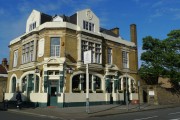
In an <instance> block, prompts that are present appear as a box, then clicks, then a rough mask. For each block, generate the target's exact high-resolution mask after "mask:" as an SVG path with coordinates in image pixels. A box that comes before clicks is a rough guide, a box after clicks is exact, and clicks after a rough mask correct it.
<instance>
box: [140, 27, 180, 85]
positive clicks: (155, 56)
mask: <svg viewBox="0 0 180 120" xmlns="http://www.w3.org/2000/svg"><path fill="white" fill-rule="evenodd" d="M167 36H168V37H167V38H166V39H164V40H159V39H156V38H153V37H151V36H147V37H145V38H143V47H142V49H143V50H144V51H145V52H143V53H142V54H141V60H142V61H143V62H142V65H141V68H140V69H139V75H140V77H141V78H142V79H143V80H145V81H146V82H147V84H157V83H158V78H159V77H160V76H161V77H168V78H170V81H171V82H172V83H173V85H174V86H176V87H178V86H177V85H178V82H180V30H173V31H171V32H170V33H169V34H168V35H167Z"/></svg>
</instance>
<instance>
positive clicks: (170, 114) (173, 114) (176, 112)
mask: <svg viewBox="0 0 180 120" xmlns="http://www.w3.org/2000/svg"><path fill="white" fill-rule="evenodd" d="M174 114H180V112H175V113H169V114H168V115H174Z"/></svg>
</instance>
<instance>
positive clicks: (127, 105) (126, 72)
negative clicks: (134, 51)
mask: <svg viewBox="0 0 180 120" xmlns="http://www.w3.org/2000/svg"><path fill="white" fill-rule="evenodd" d="M124 71H125V81H126V107H127V111H129V103H128V78H127V74H128V68H125V69H124Z"/></svg>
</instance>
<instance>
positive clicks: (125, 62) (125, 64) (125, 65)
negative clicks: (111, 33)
mask: <svg viewBox="0 0 180 120" xmlns="http://www.w3.org/2000/svg"><path fill="white" fill-rule="evenodd" d="M128 55H129V53H128V52H127V51H122V58H123V59H122V62H123V68H129V57H128Z"/></svg>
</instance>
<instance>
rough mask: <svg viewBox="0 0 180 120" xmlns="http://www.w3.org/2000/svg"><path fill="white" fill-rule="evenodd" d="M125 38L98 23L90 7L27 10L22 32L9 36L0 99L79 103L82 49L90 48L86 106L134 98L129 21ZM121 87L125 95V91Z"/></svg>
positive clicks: (133, 28)
mask: <svg viewBox="0 0 180 120" xmlns="http://www.w3.org/2000/svg"><path fill="white" fill-rule="evenodd" d="M130 31H131V32H130V34H131V41H126V40H124V39H122V37H121V36H119V28H113V29H110V30H108V29H105V28H101V27H100V20H99V18H98V17H97V16H96V15H95V14H94V13H93V12H92V11H91V10H90V9H85V10H82V11H77V12H76V13H75V14H73V15H71V16H65V15H55V16H50V15H47V14H44V13H41V12H39V11H37V10H33V11H32V12H31V14H30V15H29V17H28V19H27V23H26V32H25V33H24V34H23V35H21V36H19V37H17V38H15V39H14V40H12V41H10V45H9V48H10V61H9V71H8V84H7V93H6V94H5V97H6V98H5V99H8V100H10V101H14V100H15V94H16V92H17V91H21V92H22V96H23V101H26V102H30V103H34V104H38V105H39V106H41V107H45V106H58V107H66V106H83V105H85V102H86V65H85V64H84V52H85V51H88V50H91V51H92V63H91V64H89V101H90V105H98V104H115V103H124V102H125V98H126V95H127V98H128V100H129V101H133V100H137V99H138V96H137V79H138V76H137V70H138V57H137V36H136V25H135V24H132V25H130ZM126 91H127V92H128V94H125V93H126Z"/></svg>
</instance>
